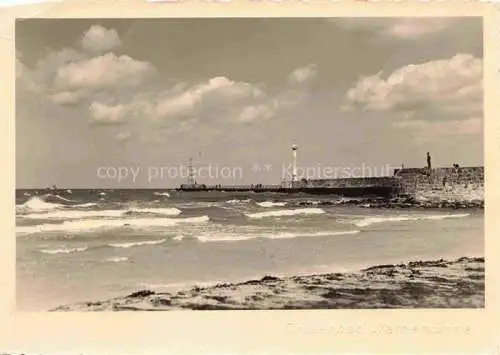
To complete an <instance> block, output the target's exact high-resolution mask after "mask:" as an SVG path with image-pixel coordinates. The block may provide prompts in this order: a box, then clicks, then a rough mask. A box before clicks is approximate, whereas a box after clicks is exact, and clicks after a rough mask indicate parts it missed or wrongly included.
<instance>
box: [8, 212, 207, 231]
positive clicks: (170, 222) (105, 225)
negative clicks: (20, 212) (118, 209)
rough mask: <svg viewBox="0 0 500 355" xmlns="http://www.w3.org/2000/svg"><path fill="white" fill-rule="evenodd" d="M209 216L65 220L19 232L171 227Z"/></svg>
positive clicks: (205, 218) (203, 219) (199, 221)
mask: <svg viewBox="0 0 500 355" xmlns="http://www.w3.org/2000/svg"><path fill="white" fill-rule="evenodd" d="M208 221H209V218H208V216H200V217H190V218H127V219H123V218H122V219H87V220H76V221H65V222H63V223H45V224H40V225H36V226H18V227H17V228H16V232H17V233H21V234H32V233H43V232H87V231H93V230H96V229H116V228H134V229H146V228H150V227H171V226H176V225H178V224H183V223H190V224H197V223H205V222H208Z"/></svg>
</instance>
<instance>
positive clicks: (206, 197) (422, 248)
mask: <svg viewBox="0 0 500 355" xmlns="http://www.w3.org/2000/svg"><path fill="white" fill-rule="evenodd" d="M325 201H327V202H328V203H329V204H328V205H326V204H325ZM332 201H334V203H333V204H332V203H331V202H332ZM345 202H346V199H345V198H341V197H338V196H311V195H305V194H278V193H248V192H246V193H229V192H194V191H184V192H182V191H176V190H150V189H148V190H131V189H129V190H88V189H85V190H83V189H78V190H76V189H75V190H69V189H68V190H57V191H48V190H17V191H16V241H17V248H16V249H17V265H16V268H17V282H16V283H17V286H16V287H17V308H18V309H19V310H25V311H46V310H50V309H53V308H55V307H58V306H61V305H67V304H73V303H77V302H86V301H89V302H90V301H102V300H107V299H110V298H113V297H121V296H125V295H127V294H129V293H132V292H135V291H138V290H143V289H149V290H154V291H158V292H160V291H169V292H173V291H177V290H180V289H185V288H190V287H192V286H195V285H196V286H200V287H203V286H209V285H213V284H217V283H220V282H239V281H246V280H251V279H256V278H261V277H263V276H265V275H274V276H294V275H309V274H321V273H330V272H355V271H357V270H360V269H362V268H365V267H369V266H374V265H381V264H393V263H404V262H408V261H416V260H436V259H445V260H448V259H449V260H453V259H456V258H459V257H462V256H470V257H482V256H484V213H483V211H482V210H475V209H464V210H444V209H417V208H415V209H411V208H405V209H395V208H391V209H379V208H369V206H368V205H367V204H359V205H349V204H346V203H345Z"/></svg>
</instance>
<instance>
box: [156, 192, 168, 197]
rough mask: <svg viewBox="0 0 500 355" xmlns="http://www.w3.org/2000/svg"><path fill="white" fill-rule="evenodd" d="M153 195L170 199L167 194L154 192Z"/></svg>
mask: <svg viewBox="0 0 500 355" xmlns="http://www.w3.org/2000/svg"><path fill="white" fill-rule="evenodd" d="M154 195H156V196H165V197H170V194H169V193H168V192H155V193H154Z"/></svg>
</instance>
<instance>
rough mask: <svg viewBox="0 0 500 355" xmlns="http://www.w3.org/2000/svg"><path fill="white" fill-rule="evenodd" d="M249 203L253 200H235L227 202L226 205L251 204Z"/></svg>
mask: <svg viewBox="0 0 500 355" xmlns="http://www.w3.org/2000/svg"><path fill="white" fill-rule="evenodd" d="M249 202H252V200H251V199H246V200H238V199H233V200H228V201H226V203H228V204H230V205H239V204H242V203H249Z"/></svg>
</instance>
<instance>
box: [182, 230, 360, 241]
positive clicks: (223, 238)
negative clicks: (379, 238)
mask: <svg viewBox="0 0 500 355" xmlns="http://www.w3.org/2000/svg"><path fill="white" fill-rule="evenodd" d="M358 233H360V231H359V230H351V231H335V232H334V231H331V232H314V233H300V232H297V233H292V232H283V233H274V234H260V235H240V236H235V235H220V234H219V235H215V236H211V235H202V236H197V237H196V239H197V240H198V241H200V242H203V243H205V242H238V241H243V240H250V239H293V238H306V237H327V236H337V235H349V234H358ZM176 240H182V238H180V239H176Z"/></svg>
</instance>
